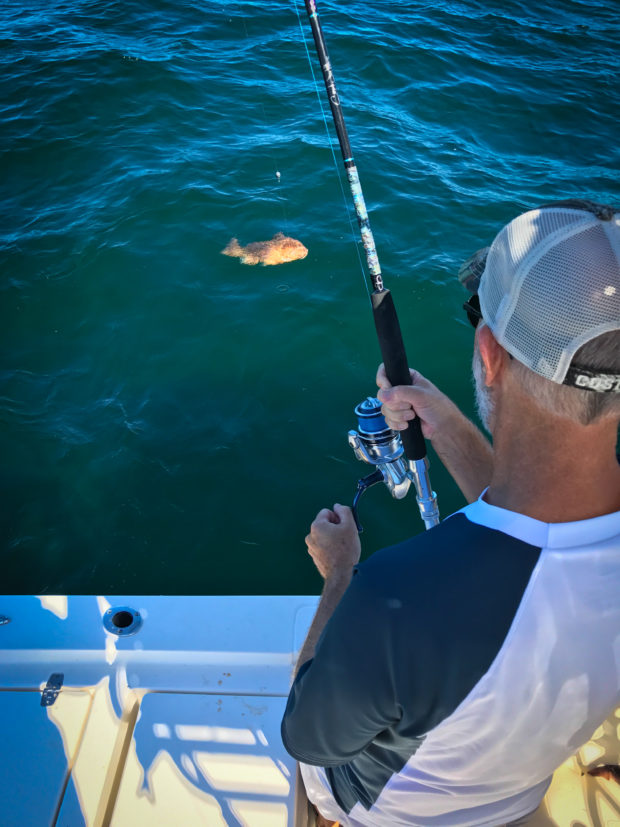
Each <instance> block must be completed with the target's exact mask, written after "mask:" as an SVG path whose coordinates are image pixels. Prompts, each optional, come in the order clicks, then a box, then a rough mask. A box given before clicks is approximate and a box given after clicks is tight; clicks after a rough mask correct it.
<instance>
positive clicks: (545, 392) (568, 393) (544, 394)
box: [510, 330, 620, 425]
mask: <svg viewBox="0 0 620 827" xmlns="http://www.w3.org/2000/svg"><path fill="white" fill-rule="evenodd" d="M573 364H575V365H587V366H588V369H589V370H594V371H596V370H599V371H605V372H606V373H617V374H620V330H612V331H610V332H609V333H604V334H603V335H602V336H597V337H596V338H595V339H591V340H590V341H589V342H586V344H585V345H582V346H581V347H580V348H579V350H578V351H577V353H576V354H575V357H574V359H573ZM510 366H511V369H512V370H513V371H514V375H515V376H516V378H517V380H518V382H519V384H520V386H521V388H522V389H523V391H524V392H525V393H526V394H527V395H528V396H531V397H532V399H534V400H535V401H536V403H537V404H538V405H539V407H541V408H542V409H543V410H545V411H547V412H548V413H551V414H555V415H556V416H561V417H564V418H565V419H570V420H572V421H573V422H578V423H579V424H580V425H591V424H592V423H593V422H597V421H598V420H600V419H603V418H606V417H616V418H617V419H620V393H613V392H611V393H598V392H596V391H591V390H582V389H580V388H574V387H571V386H569V385H558V384H557V382H552V381H551V380H550V379H545V377H544V376H540V375H539V374H538V373H534V371H532V370H530V369H529V368H528V367H526V366H525V365H524V364H523V363H522V362H519V361H518V360H517V359H513V360H512V361H511V363H510Z"/></svg>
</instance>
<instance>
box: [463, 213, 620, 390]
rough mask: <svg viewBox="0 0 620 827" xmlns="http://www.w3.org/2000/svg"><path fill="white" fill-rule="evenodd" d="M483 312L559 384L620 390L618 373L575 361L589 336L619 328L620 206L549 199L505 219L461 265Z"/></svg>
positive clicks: (525, 359)
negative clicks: (489, 242)
mask: <svg viewBox="0 0 620 827" xmlns="http://www.w3.org/2000/svg"><path fill="white" fill-rule="evenodd" d="M459 279H460V280H461V282H462V283H463V284H464V285H465V287H467V289H468V290H470V292H472V293H478V296H479V299H480V310H481V313H482V318H483V319H484V321H485V322H486V323H487V324H488V326H489V327H490V328H491V330H492V331H493V334H494V336H495V338H496V339H497V341H498V342H499V343H500V344H501V345H502V347H504V348H505V349H506V350H507V351H508V352H509V353H511V354H512V355H513V356H514V357H515V358H516V359H518V360H519V361H520V362H522V363H523V364H524V365H526V366H527V367H529V368H530V369H531V370H533V371H535V372H536V373H538V374H540V375H541V376H544V377H545V378H547V379H550V380H551V381H553V382H557V383H560V384H566V385H574V386H575V387H579V388H583V389H586V390H593V391H600V392H614V391H615V392H620V375H618V374H616V373H615V372H613V371H612V370H611V369H610V370H608V371H605V370H600V369H597V370H592V369H591V368H590V366H588V365H584V364H574V363H573V357H574V356H575V353H576V352H577V351H578V350H579V348H580V347H581V346H582V345H584V344H585V343H586V342H588V341H590V340H591V339H594V338H595V337H597V336H600V335H602V334H603V333H607V332H609V331H611V330H620V208H614V207H609V206H605V205H603V204H596V203H594V202H592V201H582V200H570V201H557V202H554V203H551V204H545V205H543V206H542V207H538V208H537V209H534V210H530V211H529V212H526V213H523V214H522V215H520V216H518V217H517V218H515V219H514V220H513V221H511V222H510V223H509V224H507V225H506V226H505V227H504V228H503V229H502V230H501V231H500V233H499V234H498V235H497V237H496V238H495V240H494V241H493V244H492V245H491V246H490V247H486V248H485V249H483V250H479V251H478V252H477V253H475V254H474V255H473V256H472V257H471V258H470V259H468V260H467V261H466V262H465V264H464V265H463V266H462V267H461V269H460V271H459Z"/></svg>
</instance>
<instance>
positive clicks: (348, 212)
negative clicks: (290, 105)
mask: <svg viewBox="0 0 620 827" xmlns="http://www.w3.org/2000/svg"><path fill="white" fill-rule="evenodd" d="M293 8H294V9H295V14H296V15H297V22H298V23H299V30H300V32H301V40H302V43H303V44H304V48H305V50H306V57H307V58H308V65H309V67H310V74H311V75H312V82H313V83H314V90H315V92H316V96H317V98H318V101H319V108H320V110H321V116H322V118H323V123H324V125H325V134H326V135H327V144H328V146H329V149H330V151H331V154H332V160H333V162H334V167H335V169H336V175H337V177H338V183H339V185H340V192H341V194H342V202H343V204H344V211H345V213H346V216H347V219H348V221H349V227H350V228H351V237H352V239H353V244H354V246H355V252H356V253H357V260H358V262H359V265H360V271H361V273H362V280H363V282H364V287H365V288H366V293H367V294H368V298H369V299H370V290H369V288H368V279H367V277H366V271H365V270H364V264H363V262H362V256H361V254H360V250H359V241H358V238H357V235H356V233H355V226H354V224H353V219H352V217H351V204H350V202H349V200H348V199H347V195H346V192H345V189H344V186H343V183H342V171H341V169H340V165H339V164H338V159H337V158H336V151H335V150H334V142H333V139H332V136H331V132H330V130H329V123H328V121H327V117H326V115H325V108H324V107H323V98H322V97H321V91H320V89H319V84H318V83H317V80H316V75H315V73H314V66H313V65H312V57H311V55H310V50H309V49H308V44H307V42H306V33H305V30H304V26H303V23H302V20H301V16H300V14H299V9H298V8H297V2H296V0H293Z"/></svg>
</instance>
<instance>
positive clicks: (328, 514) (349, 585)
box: [282, 505, 400, 767]
mask: <svg viewBox="0 0 620 827" xmlns="http://www.w3.org/2000/svg"><path fill="white" fill-rule="evenodd" d="M306 544H307V546H308V551H309V553H310V555H311V556H312V558H313V560H314V563H315V565H316V567H317V568H318V570H319V572H320V574H321V575H322V576H323V577H324V578H325V588H324V590H323V596H322V598H321V602H320V604H319V608H318V610H317V614H316V616H315V619H314V621H313V623H312V625H311V627H310V632H309V633H308V637H307V639H306V642H305V644H304V646H303V647H302V650H301V653H300V656H299V659H298V665H297V674H296V677H295V680H294V682H293V686H292V687H291V692H290V694H289V699H288V703H287V707H286V711H285V713H284V718H283V721H282V739H283V742H284V745H285V747H286V749H287V750H288V752H289V753H290V754H291V755H292V756H293V757H295V758H297V759H298V760H299V761H303V762H304V763H306V764H316V765H318V766H323V767H330V766H336V765H338V764H343V763H346V762H348V761H350V760H352V759H353V758H355V756H356V755H358V754H359V753H360V752H361V751H362V750H363V749H364V748H365V747H366V746H367V745H368V744H369V743H370V742H371V741H372V740H373V738H374V737H375V736H376V735H377V734H378V733H380V732H382V731H383V730H385V729H386V728H387V727H389V726H390V725H391V724H392V723H393V721H395V720H396V719H397V718H398V716H399V714H400V713H399V709H398V706H397V703H396V695H395V691H394V684H393V681H394V674H395V667H394V656H393V650H392V647H390V646H386V639H387V638H389V634H388V633H387V626H388V625H389V624H390V623H391V622H393V618H392V616H393V615H394V612H393V611H392V612H390V611H389V607H387V608H386V600H385V596H383V595H377V594H375V591H374V588H373V583H372V581H368V579H367V578H364V577H362V576H361V575H360V573H359V572H357V573H356V574H355V575H354V576H353V577H352V573H353V567H354V566H355V564H356V563H357V562H358V560H359V556H360V542H359V536H358V533H357V528H356V526H355V521H354V519H353V514H352V512H351V509H350V508H347V507H346V506H341V505H335V506H334V510H333V511H330V510H329V509H324V510H323V511H321V512H319V514H318V515H317V518H316V519H315V521H314V522H313V523H312V527H311V530H310V534H308V536H307V537H306ZM323 632H324V633H323ZM319 638H320V642H319Z"/></svg>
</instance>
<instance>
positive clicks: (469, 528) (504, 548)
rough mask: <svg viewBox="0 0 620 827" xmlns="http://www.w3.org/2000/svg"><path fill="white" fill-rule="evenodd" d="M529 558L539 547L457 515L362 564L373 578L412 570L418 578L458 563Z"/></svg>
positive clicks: (487, 563)
mask: <svg viewBox="0 0 620 827" xmlns="http://www.w3.org/2000/svg"><path fill="white" fill-rule="evenodd" d="M517 553H520V554H529V556H531V557H533V558H537V557H538V555H539V553H540V547H539V546H538V547H537V546H533V545H530V544H529V543H526V542H524V541H523V540H520V539H518V538H516V537H513V536H512V535H510V534H508V533H506V532H504V531H501V530H499V529H497V528H491V527H489V526H486V525H483V524H481V523H478V522H473V521H471V520H469V519H468V518H467V516H466V514H465V513H463V512H457V513H456V514H453V515H452V516H450V517H448V518H447V519H445V520H444V521H443V522H441V523H440V524H439V525H437V526H435V527H434V528H432V529H430V530H429V531H424V532H422V533H420V534H417V535H415V536H414V537H410V538H408V539H407V540H404V541H403V542H401V543H397V544H396V545H393V546H388V547H386V548H384V549H381V551H378V552H376V553H375V554H373V555H372V556H371V557H369V558H368V560H366V562H365V563H364V564H363V565H364V566H365V567H367V568H368V570H369V571H370V570H372V572H373V575H375V576H376V575H378V574H380V572H381V571H386V572H392V573H394V572H396V571H401V572H402V571H403V569H405V570H406V569H409V568H411V569H415V570H416V572H417V573H418V575H419V574H420V572H421V571H423V570H424V569H426V568H430V569H431V570H434V569H438V568H439V569H443V570H444V572H445V570H446V567H447V566H450V565H451V564H454V565H457V568H460V567H461V565H460V564H459V561H463V560H467V561H468V565H469V566H472V565H481V566H484V565H489V564H491V563H492V562H493V561H498V560H499V559H504V558H505V557H506V556H507V555H508V556H513V555H515V554H517Z"/></svg>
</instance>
